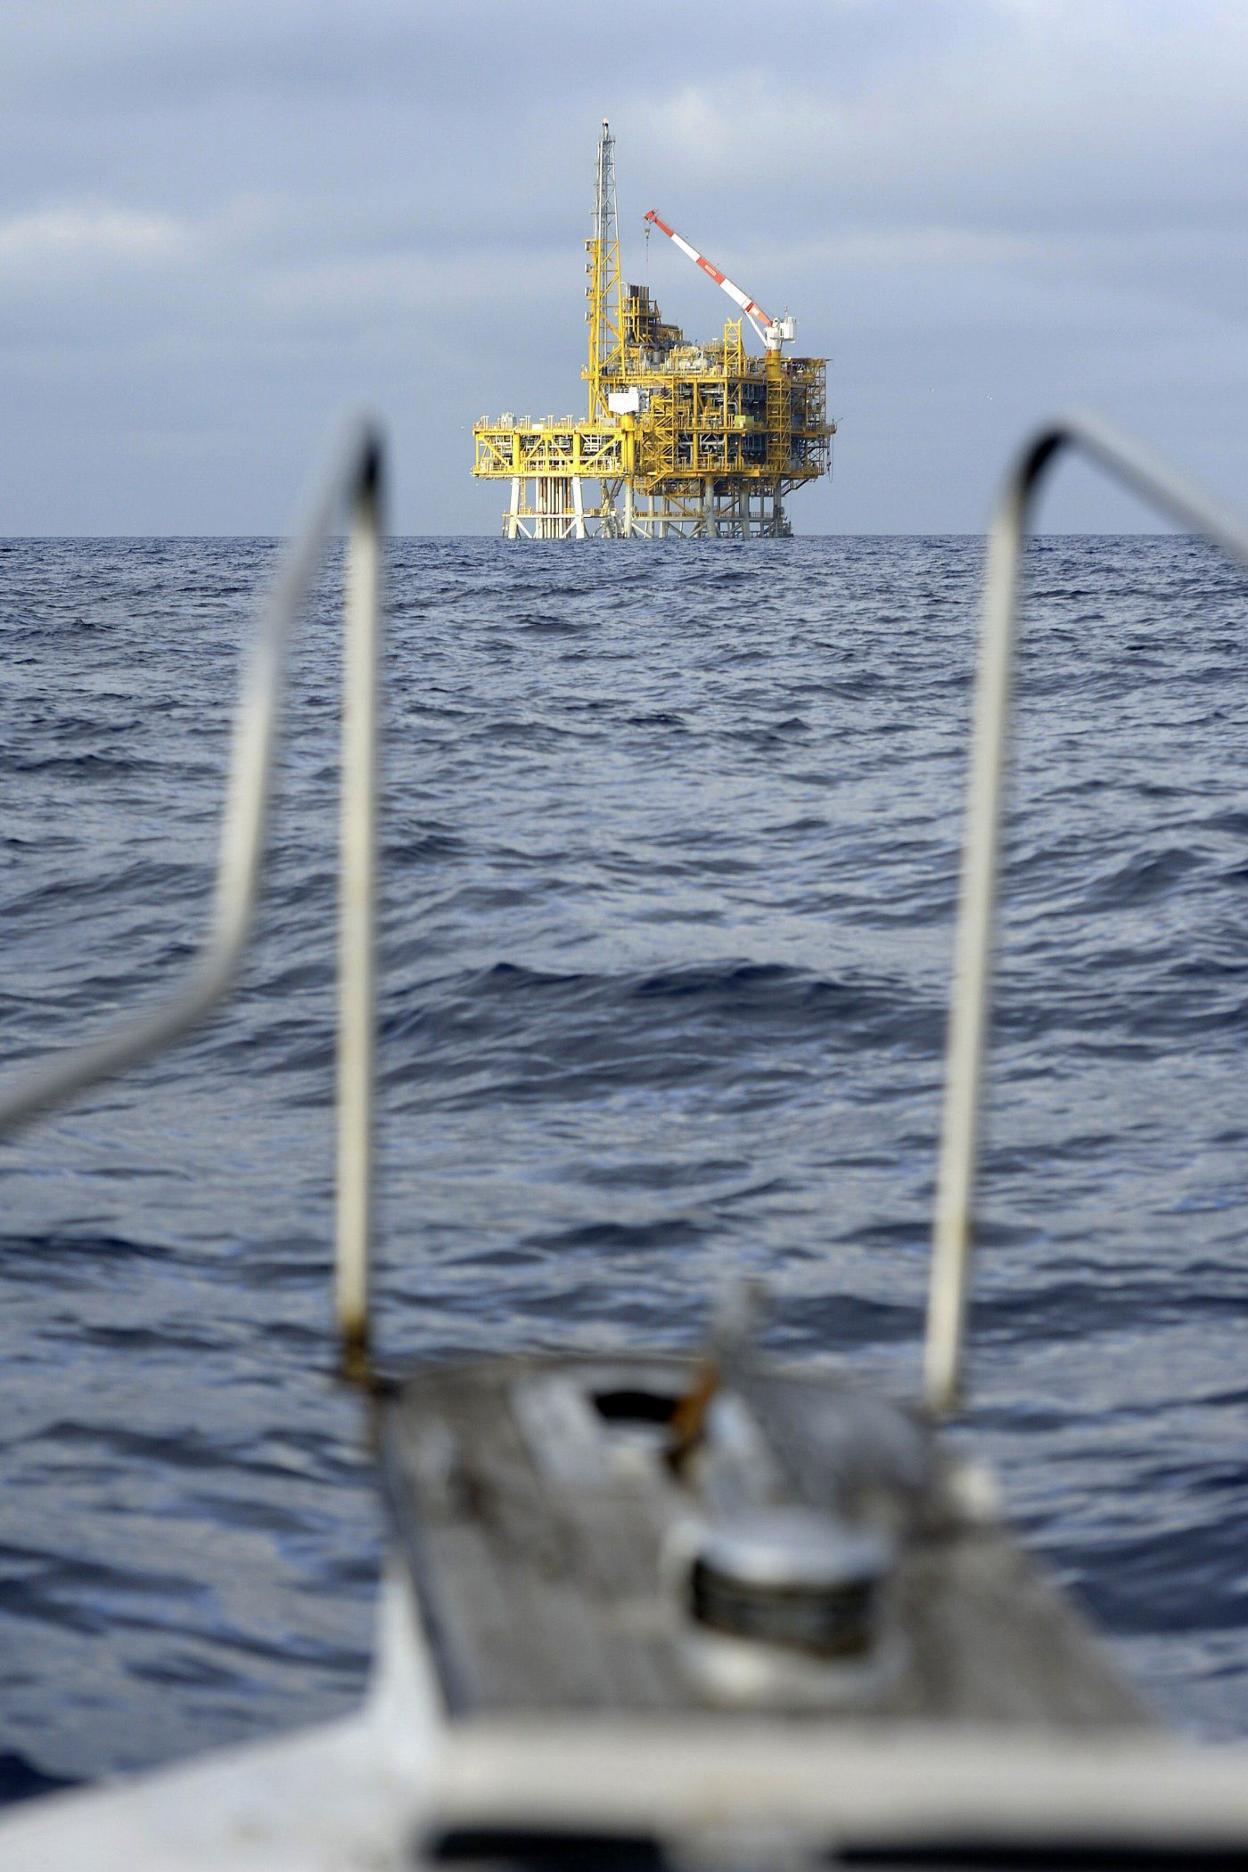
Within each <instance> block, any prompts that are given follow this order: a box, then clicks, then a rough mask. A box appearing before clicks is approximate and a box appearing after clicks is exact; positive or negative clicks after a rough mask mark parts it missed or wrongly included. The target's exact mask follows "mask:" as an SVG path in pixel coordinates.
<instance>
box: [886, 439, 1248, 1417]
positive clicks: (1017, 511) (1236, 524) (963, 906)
mask: <svg viewBox="0 0 1248 1872" xmlns="http://www.w3.org/2000/svg"><path fill="white" fill-rule="evenodd" d="M1063 449H1074V450H1076V451H1078V452H1079V453H1081V454H1083V455H1085V456H1087V457H1088V458H1089V459H1090V460H1092V461H1093V462H1095V463H1096V464H1097V465H1098V466H1099V467H1101V468H1104V469H1106V470H1107V471H1108V472H1109V473H1110V474H1111V475H1114V476H1116V477H1117V478H1118V479H1119V480H1121V481H1123V482H1125V483H1126V485H1127V486H1128V487H1130V488H1132V489H1134V491H1135V492H1136V493H1138V494H1140V495H1141V496H1142V497H1143V498H1144V499H1145V500H1146V501H1149V502H1151V503H1153V504H1154V505H1156V506H1157V507H1159V508H1161V509H1162V511H1163V512H1165V513H1168V514H1170V515H1171V516H1172V517H1174V518H1175V519H1177V520H1179V521H1181V522H1183V523H1184V524H1185V525H1187V526H1190V527H1192V528H1193V529H1194V530H1195V531H1197V532H1199V533H1202V534H1204V535H1205V536H1206V537H1207V538H1208V539H1210V540H1211V541H1213V543H1214V544H1215V545H1217V546H1220V547H1221V548H1222V550H1223V551H1224V552H1225V553H1226V554H1227V555H1228V556H1229V557H1230V558H1231V559H1233V560H1236V561H1238V563H1239V564H1240V565H1242V566H1244V567H1246V568H1248V526H1245V525H1244V523H1243V522H1242V521H1241V520H1240V519H1238V517H1237V516H1236V515H1234V514H1232V513H1230V512H1229V511H1228V510H1227V509H1225V508H1223V507H1222V506H1220V505H1219V504H1218V503H1217V502H1216V501H1214V500H1212V499H1210V497H1209V496H1208V495H1206V494H1204V493H1203V492H1202V491H1201V490H1200V489H1199V488H1196V487H1193V486H1192V485H1191V484H1190V483H1189V482H1187V481H1185V480H1183V479H1182V478H1181V477H1180V476H1178V475H1176V474H1174V473H1173V472H1172V471H1171V470H1170V469H1169V468H1168V467H1166V466H1165V464H1164V463H1162V462H1161V461H1159V460H1157V458H1156V457H1155V456H1153V455H1152V454H1151V453H1149V452H1148V451H1147V450H1146V449H1144V448H1142V447H1141V446H1140V445H1139V444H1138V443H1136V442H1134V441H1130V440H1128V439H1127V438H1126V437H1124V436H1120V435H1118V434H1116V433H1115V432H1114V431H1113V430H1112V429H1110V428H1108V427H1107V426H1106V425H1105V424H1103V423H1100V422H1098V421H1096V420H1094V419H1092V418H1089V417H1086V416H1070V417H1065V418H1060V419H1058V420H1057V421H1055V422H1052V423H1048V424H1046V425H1045V426H1044V427H1043V428H1041V429H1038V430H1037V431H1036V432H1035V434H1034V435H1033V436H1032V437H1031V438H1030V440H1029V441H1028V442H1027V443H1026V445H1025V446H1024V447H1023V449H1022V450H1021V451H1020V453H1019V455H1018V457H1017V459H1016V461H1015V463H1014V466H1013V467H1012V469H1011V470H1010V472H1009V474H1008V476H1007V477H1006V482H1005V487H1004V490H1003V493H1002V496H1001V499H1000V502H999V504H998V507H997V511H996V515H995V517H994V519H993V523H992V527H991V530H990V532H989V535H988V557H987V565H986V568H985V573H984V592H983V624H982V628H981V635H980V655H979V669H978V674H977V677H976V686H975V707H974V732H973V742H972V750H971V766H970V778H969V782H968V788H967V807H966V830H965V835H964V841H963V847H962V878H961V887H960V895H959V906H958V924H957V935H956V939H955V945H954V979H953V993H952V998H951V1007H950V1019H949V1037H948V1049H947V1056H946V1073H945V1105H944V1117H943V1122H942V1130H941V1144H940V1167H939V1172H938V1176H937V1191H936V1217H935V1225H934V1229H933V1241H932V1274H931V1284H930V1287H929V1292H928V1313H927V1338H926V1345H925V1348H924V1371H923V1377H924V1398H925V1402H926V1404H927V1407H928V1409H929V1410H931V1411H933V1412H935V1413H938V1414H939V1413H944V1412H947V1411H949V1410H952V1409H953V1408H954V1407H955V1405H956V1404H957V1402H958V1400H959V1395H960V1391H961V1380H962V1362H963V1344H964V1340H965V1336H966V1307H967V1292H968V1287H969V1281H970V1262H971V1248H972V1225H973V1203H974V1195H975V1177H976V1170H977V1167H978V1156H979V1135H980V1103H981V1089H982V1079H983V1068H984V1047H985V1041H986V1037H987V1031H988V1020H989V1012H990V1005H991V985H992V983H991V976H992V942H993V924H994V917H995V908H996V895H997V869H998V857H999V852H1000V844H1001V818H1002V804H1003V793H1004V777H1005V751H1006V741H1007V735H1008V731H1009V720H1010V696H1011V689H1012V672H1013V660H1014V643H1015V636H1016V629H1017V619H1018V581H1019V566H1020V562H1021V558H1022V549H1023V541H1024V538H1025V535H1026V531H1027V524H1028V520H1029V517H1030V514H1031V510H1032V505H1033V503H1034V501H1035V497H1036V494H1037V492H1038V490H1039V488H1040V485H1041V483H1042V482H1043V480H1044V477H1045V474H1046V472H1047V471H1048V469H1049V468H1050V467H1051V465H1052V464H1053V462H1054V460H1055V459H1056V457H1057V456H1058V455H1059V454H1060V453H1061V452H1062V450H1063Z"/></svg>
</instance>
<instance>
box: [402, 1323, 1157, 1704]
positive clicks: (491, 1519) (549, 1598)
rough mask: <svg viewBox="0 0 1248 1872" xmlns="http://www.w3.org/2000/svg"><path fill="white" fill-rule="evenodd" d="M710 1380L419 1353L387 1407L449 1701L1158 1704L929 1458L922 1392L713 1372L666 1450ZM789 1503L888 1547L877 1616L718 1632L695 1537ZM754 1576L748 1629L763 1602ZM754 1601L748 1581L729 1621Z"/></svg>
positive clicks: (624, 1366) (412, 1562)
mask: <svg viewBox="0 0 1248 1872" xmlns="http://www.w3.org/2000/svg"><path fill="white" fill-rule="evenodd" d="M699 1382H700V1378H699V1368H698V1367H697V1366H695V1365H694V1364H693V1363H692V1362H683V1363H682V1362H680V1361H674V1360H670V1359H650V1360H647V1359H639V1360H629V1361H627V1362H613V1363H609V1364H607V1363H595V1362H592V1361H589V1360H586V1359H583V1358H582V1359H571V1360H568V1359H558V1358H551V1359H545V1360H542V1359H535V1360H527V1361H516V1360H500V1361H496V1362H487V1363H484V1364H476V1365H473V1366H471V1367H443V1368H437V1367H435V1368H433V1369H431V1370H426V1371H424V1372H422V1373H421V1374H419V1375H418V1376H416V1377H414V1378H412V1379H410V1380H409V1381H408V1382H406V1383H405V1384H404V1385H403V1386H402V1387H401V1388H400V1389H399V1390H398V1391H397V1392H396V1393H395V1395H394V1396H393V1398H392V1399H391V1400H390V1401H389V1402H387V1403H386V1404H385V1406H384V1407H383V1411H382V1419H381V1429H380V1435H381V1454H382V1468H383V1474H384V1477H385V1483H386V1490H387V1495H388V1499H389V1503H390V1507H391V1511H392V1515H393V1519H394V1523H395V1528H396V1533H397V1544H398V1547H399V1550H400V1553H401V1554H402V1556H403V1557H404V1559H405V1561H406V1564H407V1567H408V1569H409V1570H410V1575H411V1578H412V1581H413V1584H414V1588H415V1597H416V1600H417V1603H418V1605H419V1607H420V1616H421V1619H422V1621H423V1625H424V1629H425V1637H426V1639H427V1641H428V1644H429V1647H430V1650H431V1653H432V1656H433V1658H434V1661H435V1665H436V1669H437V1673H438V1677H439V1680H440V1684H441V1689H442V1694H443V1697H444V1699H445V1704H446V1708H447V1711H448V1713H449V1714H450V1715H451V1716H452V1718H456V1717H460V1718H465V1717H489V1716H508V1715H512V1716H514V1715H518V1714H520V1713H521V1712H526V1711H527V1712H536V1711H542V1712H545V1713H547V1714H552V1715H553V1714H558V1713H564V1714H572V1713H575V1712H590V1711H593V1712H598V1713H601V1714H605V1713H608V1712H611V1713H614V1714H617V1715H624V1714H626V1713H630V1712H631V1713H638V1714H639V1713H642V1712H649V1713H652V1714H658V1713H659V1712H669V1713H671V1712H682V1711H683V1712H689V1711H694V1710H710V1709H714V1710H715V1711H716V1712H718V1713H721V1714H722V1713H724V1712H725V1711H727V1712H731V1711H733V1710H736V1711H739V1712H741V1713H743V1714H745V1713H749V1714H753V1715H754V1716H755V1717H757V1715H758V1713H759V1711H760V1709H766V1710H768V1711H770V1712H772V1713H776V1712H780V1713H783V1714H787V1715H790V1716H794V1717H796V1716H801V1715H817V1716H820V1717H823V1718H826V1717H828V1716H829V1715H836V1714H838V1713H844V1714H846V1715H849V1716H852V1717H853V1718H854V1720H855V1721H861V1720H862V1719H863V1718H864V1717H865V1718H868V1719H870V1718H874V1717H879V1718H892V1719H895V1718H897V1717H907V1718H914V1719H917V1720H920V1721H924V1722H944V1723H968V1722H970V1723H976V1724H992V1725H994V1726H995V1725H1000V1724H1014V1725H1035V1724H1041V1725H1057V1726H1059V1727H1060V1728H1062V1729H1069V1728H1070V1727H1071V1726H1085V1727H1086V1726H1092V1727H1106V1726H1110V1727H1122V1726H1124V1725H1126V1726H1138V1725H1140V1724H1143V1723H1145V1722H1147V1720H1148V1718H1147V1714H1146V1712H1145V1710H1144V1708H1143V1707H1142V1705H1141V1704H1140V1702H1139V1701H1138V1699H1137V1698H1136V1696H1135V1695H1134V1693H1133V1692H1132V1691H1131V1690H1130V1689H1128V1688H1127V1687H1126V1685H1125V1684H1124V1683H1123V1681H1122V1680H1121V1679H1120V1678H1119V1676H1118V1674H1117V1672H1116V1671H1115V1670H1114V1668H1113V1667H1112V1665H1111V1663H1110V1661H1109V1660H1108V1658H1107V1656H1106V1655H1105V1653H1104V1652H1103V1651H1102V1649H1101V1648H1100V1646H1099V1645H1098V1643H1097V1642H1096V1640H1095V1639H1094V1638H1093V1637H1092V1635H1091V1633H1090V1632H1089V1630H1088V1629H1087V1627H1086V1626H1085V1624H1084V1622H1083V1620H1082V1619H1081V1618H1080V1617H1079V1615H1078V1614H1077V1613H1076V1612H1075V1611H1074V1610H1073V1609H1072V1607H1071V1606H1070V1605H1069V1604H1068V1603H1067V1602H1066V1601H1065V1600H1064V1599H1063V1598H1062V1597H1061V1596H1060V1595H1059V1593H1058V1592H1057V1590H1056V1588H1055V1587H1054V1586H1053V1585H1052V1584H1051V1583H1050V1581H1049V1580H1048V1579H1047V1577H1046V1576H1045V1575H1044V1574H1043V1572H1042V1571H1041V1570H1040V1569H1039V1568H1038V1567H1037V1566H1036V1565H1035V1563H1034V1562H1033V1561H1031V1560H1030V1559H1029V1558H1028V1557H1027V1556H1026V1555H1025V1554H1024V1553H1023V1552H1022V1550H1021V1549H1020V1548H1019V1546H1018V1545H1017V1544H1016V1542H1015V1541H1014V1540H1013V1539H1012V1538H1011V1537H1010V1536H1009V1535H1008V1533H1006V1532H1005V1530H1004V1529H1003V1527H1002V1525H1001V1523H1000V1521H999V1519H998V1518H997V1517H996V1515H995V1513H994V1512H992V1510H991V1506H990V1505H989V1503H988V1502H987V1501H986V1500H985V1494H986V1490H985V1488H984V1486H983V1484H982V1482H979V1483H978V1484H977V1482H976V1479H975V1475H974V1473H973V1472H969V1471H967V1470H966V1469H965V1468H963V1467H961V1466H959V1465H957V1464H954V1463H953V1462H952V1461H951V1460H950V1459H949V1458H947V1457H941V1456H938V1455H937V1452H936V1447H935V1443H934V1439H933V1438H932V1436H931V1434H930V1433H929V1431H928V1429H927V1427H926V1426H925V1425H924V1423H923V1422H922V1420H921V1419H920V1418H919V1417H918V1416H917V1415H916V1414H911V1413H907V1412H906V1411H904V1410H901V1409H899V1408H897V1407H895V1406H892V1405H889V1404H886V1403H883V1402H882V1401H880V1400H877V1399H875V1398H872V1397H870V1396H869V1395H867V1394H864V1393H860V1392H856V1391H853V1390H850V1389H848V1388H847V1387H844V1386H840V1385H835V1384H833V1385H829V1384H827V1383H826V1382H820V1381H818V1380H812V1379H809V1378H802V1377H793V1376H788V1375H782V1374H776V1373H770V1372H756V1373H753V1374H751V1375H750V1376H749V1377H748V1378H747V1379H746V1380H744V1382H742V1383H740V1384H736V1383H734V1385H733V1386H732V1387H731V1388H728V1387H720V1388H719V1389H718V1391H717V1393H716V1396H715V1398H714V1401H713V1402H712V1403H711V1405H710V1408H709V1409H708V1411H707V1413H706V1423H705V1426H704V1429H703V1433H702V1435H701V1437H700V1438H699V1439H698V1444H697V1447H696V1448H695V1449H693V1450H691V1451H690V1450H687V1451H686V1452H685V1457H684V1460H683V1461H676V1460H674V1458H673V1450H674V1447H675V1440H674V1439H675V1432H674V1429H673V1422H672V1420H673V1418H674V1417H675V1418H676V1419H677V1421H679V1411H680V1409H681V1400H682V1399H686V1400H687V1399H689V1398H691V1397H696V1396H697V1393H698V1387H699ZM794 1508H796V1509H797V1510H798V1511H799V1513H809V1512H811V1511H813V1513H814V1514H815V1515H816V1516H825V1515H826V1516H828V1517H835V1523H834V1525H835V1527H836V1528H839V1529H841V1530H842V1531H844V1530H846V1529H848V1530H849V1531H850V1535H851V1539H852V1537H853V1536H855V1535H861V1534H863V1533H864V1531H865V1532H866V1533H867V1535H868V1536H869V1537H871V1538H876V1539H879V1540H880V1541H881V1542H882V1543H884V1546H885V1549H886V1551H887V1553H888V1556H889V1558H888V1564H887V1565H886V1567H885V1568H884V1570H883V1573H882V1576H881V1578H880V1579H879V1581H878V1590H877V1591H875V1592H874V1593H873V1602H872V1607H871V1616H870V1619H869V1621H868V1623H867V1625H864V1627H863V1629H862V1630H861V1631H857V1632H853V1631H851V1632H850V1633H849V1636H848V1638H846V1636H845V1634H844V1633H843V1632H842V1633H841V1636H840V1637H839V1638H838V1637H837V1635H836V1632H835V1631H833V1632H832V1634H831V1636H829V1633H828V1632H827V1631H826V1630H825V1631H823V1632H822V1634H821V1633H820V1632H819V1631H816V1632H815V1635H814V1641H813V1642H806V1641H804V1640H803V1638H802V1636H801V1634H800V1633H799V1634H798V1635H797V1636H796V1637H795V1636H794V1634H793V1633H792V1632H790V1631H788V1630H787V1629H786V1631H785V1632H784V1633H783V1634H782V1636H781V1638H780V1640H779V1641H777V1640H776V1639H775V1638H774V1637H769V1636H768V1635H767V1634H765V1633H764V1635H763V1636H762V1638H761V1639H760V1638H759V1636H758V1635H757V1633H756V1632H755V1631H754V1630H753V1629H752V1628H748V1629H746V1630H745V1631H744V1632H741V1631H732V1630H726V1629H725V1628H724V1619H723V1618H722V1617H720V1615H719V1614H718V1613H717V1612H716V1611H715V1609H714V1607H712V1608H711V1611H710V1614H709V1619H710V1622H709V1623H708V1616H707V1608H706V1606H705V1605H704V1604H701V1603H700V1602H699V1594H698V1591H697V1590H696V1588H695V1589H693V1590H691V1588H690V1581H691V1580H692V1579H694V1578H695V1576H696V1575H697V1570H698V1567H699V1565H700V1564H701V1563H700V1561H699V1560H698V1558H697V1552H698V1547H699V1542H705V1541H707V1540H712V1541H713V1540H714V1539H715V1538H716V1536H717V1533H719V1532H721V1531H722V1530H725V1529H727V1530H728V1531H729V1532H731V1530H732V1529H733V1528H734V1527H748V1528H751V1529H756V1528H757V1527H758V1525H759V1517H760V1515H762V1516H763V1517H766V1516H767V1515H768V1514H771V1515H773V1516H774V1515H778V1516H779V1517H780V1519H779V1521H778V1522H777V1523H776V1525H777V1526H779V1527H781V1528H782V1529H783V1528H784V1527H786V1526H787V1525H788V1523H787V1522H786V1521H785V1517H786V1516H789V1517H790V1518H791V1511H792V1510H793V1509H794ZM690 1556H692V1559H691V1558H690ZM800 1589H801V1582H800V1581H798V1582H797V1584H796V1587H795V1586H794V1584H793V1582H790V1583H789V1585H788V1587H783V1586H782V1587H780V1588H778V1589H777V1592H778V1599H776V1600H775V1601H774V1602H773V1600H767V1602H766V1604H765V1605H764V1610H763V1614H761V1616H764V1617H765V1616H767V1607H768V1606H770V1605H772V1604H773V1603H778V1604H779V1606H780V1611H779V1613H778V1614H777V1616H779V1617H780V1618H781V1620H782V1621H783V1620H784V1619H785V1618H786V1617H787V1616H788V1614H787V1612H786V1610H785V1608H786V1607H788V1608H790V1609H791V1608H792V1607H793V1606H794V1605H798V1611H799V1622H800V1617H801V1616H805V1614H804V1613H803V1612H802V1608H801V1605H800V1604H799V1601H800V1599H801V1590H800ZM750 1591H751V1588H750V1585H749V1583H748V1582H747V1585H746V1588H745V1596H746V1599H747V1600H748V1601H749V1603H748V1604H747V1605H746V1607H745V1612H744V1614H741V1616H744V1617H745V1619H746V1623H747V1627H749V1621H750V1620H751V1619H754V1621H755V1624H756V1623H757V1616H760V1615H759V1614H758V1613H757V1603H758V1602H757V1599H756V1597H755V1598H754V1599H751V1598H750ZM795 1591H796V1594H797V1597H796V1598H795V1596H794V1595H795ZM721 1596H722V1595H721ZM701 1597H702V1598H703V1599H705V1593H703V1594H702V1595H701ZM851 1597H852V1583H851ZM854 1603H858V1602H857V1601H855V1602H854ZM734 1608H735V1610H734ZM740 1608H741V1593H740V1590H738V1591H737V1592H736V1596H735V1597H734V1598H732V1599H731V1601H730V1603H729V1615H728V1618H729V1623H731V1620H732V1618H733V1617H736V1616H737V1615H738V1614H740ZM860 1609H861V1606H860ZM868 1627H869V1628H868ZM838 1629H839V1628H838Z"/></svg>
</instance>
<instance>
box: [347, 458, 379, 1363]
mask: <svg viewBox="0 0 1248 1872" xmlns="http://www.w3.org/2000/svg"><path fill="white" fill-rule="evenodd" d="M379 469H380V461H379V458H378V456H377V453H376V450H375V449H374V451H373V452H372V454H371V455H370V456H369V458H368V459H367V460H366V462H365V464H364V467H363V471H362V474H361V478H360V485H359V488H358V490H357V493H356V497H355V501H354V503H353V508H352V514H351V530H350V534H349V537H348V542H347V570H346V630H345V632H344V639H343V652H344V655H343V705H342V787H341V838H342V863H341V882H340V899H339V917H340V926H339V956H340V964H339V972H338V994H339V1011H338V1202H337V1312H338V1330H339V1334H340V1337H341V1347H342V1363H343V1370H344V1373H345V1374H346V1375H347V1376H348V1377H361V1376H363V1375H364V1374H365V1372H366V1371H367V1367H368V1354H369V1338H370V1335H369V1277H370V1268H369V1251H370V1247H371V1241H372V1225H373V1217H372V1208H373V1175H372V1164H373V1079H374V1070H375V1060H374V1055H375V1052H376V947H377V939H376V917H377V876H376V872H377V709H378V701H379V698H378V693H377V669H378V664H379V661H380V652H381V641H380V640H381V513H380V499H381V490H380V485H379Z"/></svg>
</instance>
